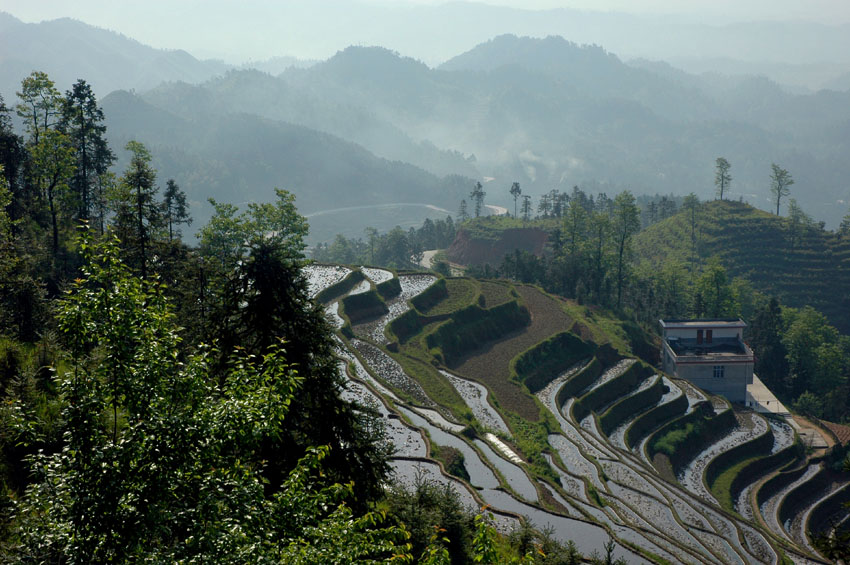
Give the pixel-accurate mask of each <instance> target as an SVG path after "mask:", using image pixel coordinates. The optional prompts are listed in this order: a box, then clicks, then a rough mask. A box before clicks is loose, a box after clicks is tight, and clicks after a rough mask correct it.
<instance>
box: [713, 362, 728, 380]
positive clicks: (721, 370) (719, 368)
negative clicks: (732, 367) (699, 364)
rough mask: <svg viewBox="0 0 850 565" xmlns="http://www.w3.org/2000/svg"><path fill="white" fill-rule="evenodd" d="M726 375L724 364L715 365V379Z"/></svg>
mask: <svg viewBox="0 0 850 565" xmlns="http://www.w3.org/2000/svg"><path fill="white" fill-rule="evenodd" d="M725 376H726V367H724V366H723V365H715V366H714V378H715V379H722V378H723V377H725Z"/></svg>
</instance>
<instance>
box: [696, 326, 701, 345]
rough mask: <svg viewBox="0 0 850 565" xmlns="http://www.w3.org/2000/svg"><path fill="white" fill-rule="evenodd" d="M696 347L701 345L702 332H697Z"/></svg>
mask: <svg viewBox="0 0 850 565" xmlns="http://www.w3.org/2000/svg"><path fill="white" fill-rule="evenodd" d="M697 345H702V330H697Z"/></svg>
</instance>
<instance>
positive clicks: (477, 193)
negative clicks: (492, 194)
mask: <svg viewBox="0 0 850 565" xmlns="http://www.w3.org/2000/svg"><path fill="white" fill-rule="evenodd" d="M485 196H487V193H486V192H484V187H482V186H481V183H480V182H476V183H475V186H474V187H472V192H470V193H469V197H470V198H471V199H472V202H473V204H474V206H475V217H476V218H478V217H479V216H481V212H482V210H483V208H484V197H485Z"/></svg>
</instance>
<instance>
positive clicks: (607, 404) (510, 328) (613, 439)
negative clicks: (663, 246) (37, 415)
mask: <svg viewBox="0 0 850 565" xmlns="http://www.w3.org/2000/svg"><path fill="white" fill-rule="evenodd" d="M305 275H306V277H307V279H308V281H310V286H311V289H312V293H313V295H314V296H315V297H316V299H317V300H318V301H320V302H322V303H323V304H324V305H325V306H324V307H325V311H326V314H327V316H328V318H329V320H331V322H332V323H333V325H334V326H335V327H336V328H337V329H338V330H339V334H338V336H337V337H338V338H339V342H338V348H337V355H338V356H339V357H340V359H341V361H344V363H341V367H343V366H344V367H345V373H346V376H347V377H348V378H349V381H350V384H349V386H348V393H347V394H349V397H350V398H354V399H357V400H358V401H360V402H363V403H366V404H369V405H372V406H374V407H377V409H378V410H380V411H381V413H382V414H385V415H386V416H387V418H388V422H390V424H389V430H390V434H389V436H390V437H389V438H388V439H389V441H391V442H392V443H393V445H395V447H396V452H395V455H394V458H393V461H392V464H393V467H394V468H395V469H396V472H397V474H398V475H399V476H400V477H402V478H403V480H405V481H408V482H411V481H413V480H415V477H416V476H417V474H420V475H421V474H422V473H424V474H425V475H427V476H428V477H429V479H431V480H435V481H437V482H439V483H442V484H445V485H447V486H448V487H449V488H452V489H455V490H456V491H457V492H459V493H460V495H461V498H462V499H463V500H467V501H469V502H468V504H471V505H475V504H484V503H486V504H488V505H490V507H491V509H492V510H493V511H494V512H495V513H496V515H497V517H498V518H497V519H498V520H504V521H505V522H506V526H505V527H506V528H510V524H511V523H512V520H513V519H514V518H512V515H511V514H509V513H515V514H520V515H524V516H527V517H528V518H530V519H531V520H532V521H533V522H534V523H535V524H536V525H538V526H539V525H541V524H548V525H549V526H550V527H551V528H552V532H551V535H553V536H554V537H555V538H556V539H558V540H560V541H562V542H566V541H567V540H573V541H574V542H575V543H576V545H577V547H578V550H579V551H580V552H581V553H583V554H584V555H588V554H589V553H590V552H592V551H593V548H594V547H597V546H598V545H599V543H600V541H603V540H604V539H606V537H607V536H610V537H611V538H612V539H613V540H614V541H615V555H616V556H622V557H624V558H625V559H626V560H627V562H629V563H673V562H687V563H730V562H746V563H755V562H761V563H778V562H780V561H781V560H782V559H783V557H789V558H792V559H793V560H794V562H805V563H821V562H824V561H822V560H821V559H820V558H819V557H818V556H817V554H816V552H815V551H814V550H813V548H812V541H811V538H810V537H809V533H808V532H809V529H810V528H812V529H814V530H815V531H816V532H820V531H823V528H825V527H826V524H828V523H829V520H831V519H833V518H835V517H839V518H841V517H844V516H846V514H847V510H845V509H842V507H841V506H840V503H841V501H843V500H844V495H845V494H846V493H844V491H843V490H842V489H845V485H847V484H848V478H847V477H846V476H845V475H841V474H839V473H835V472H833V471H831V470H829V469H828V468H826V467H825V465H824V463H823V460H822V458H820V456H819V455H818V456H817V457H814V458H811V459H810V458H806V457H805V455H804V453H803V449H802V445H801V444H800V442H799V440H798V439H797V438H796V435H795V433H794V431H793V429H792V428H791V427H790V426H789V425H788V424H786V423H785V422H784V421H782V420H781V419H772V418H766V417H764V416H762V415H760V414H757V413H755V412H752V411H751V410H749V409H746V408H743V407H741V406H731V405H729V404H728V403H727V402H726V401H725V400H723V399H721V398H718V397H712V396H710V395H706V394H704V393H702V392H701V391H699V390H698V389H696V388H694V387H693V386H691V385H689V384H688V383H687V382H686V381H682V380H679V379H673V378H669V377H668V376H666V375H662V374H658V372H657V371H656V370H655V369H654V368H653V367H651V366H650V365H648V364H646V363H644V362H643V361H641V360H638V359H635V358H634V357H632V356H631V352H632V350H633V349H634V348H635V346H636V345H637V344H636V343H634V342H633V341H630V340H629V338H628V336H630V335H631V336H632V337H635V334H634V332H631V331H628V330H627V329H626V327H625V326H626V325H627V324H626V323H624V322H623V321H622V320H618V319H617V318H616V316H614V315H612V314H611V313H610V312H607V311H605V310H602V309H593V310H591V309H589V308H587V307H584V306H580V305H578V304H577V303H575V302H573V301H568V300H563V299H560V298H557V297H554V296H551V295H548V294H546V293H544V292H542V291H541V290H540V289H539V288H537V287H534V286H529V285H514V284H511V283H508V282H506V281H491V280H477V279H472V278H448V279H443V278H438V277H435V276H433V275H431V274H423V273H393V272H391V271H386V270H382V269H374V268H365V267H364V268H357V267H351V268H342V267H339V266H331V265H311V266H309V267H307V268H306V269H305ZM644 339H646V338H644ZM494 366H495V367H496V368H494ZM420 434H422V435H420ZM845 490H846V489H845Z"/></svg>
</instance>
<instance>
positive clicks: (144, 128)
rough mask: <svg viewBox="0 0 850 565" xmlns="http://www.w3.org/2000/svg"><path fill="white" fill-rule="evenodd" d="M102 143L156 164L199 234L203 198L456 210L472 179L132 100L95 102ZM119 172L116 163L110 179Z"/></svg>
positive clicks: (293, 128) (291, 132)
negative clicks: (138, 146)
mask: <svg viewBox="0 0 850 565" xmlns="http://www.w3.org/2000/svg"><path fill="white" fill-rule="evenodd" d="M102 105H103V111H104V114H105V115H106V121H107V127H108V129H107V135H108V138H109V141H110V144H111V146H112V147H114V148H115V149H116V152H117V153H119V156H121V157H125V156H124V155H123V153H124V152H123V151H121V149H122V148H123V147H124V145H125V144H126V142H127V141H129V140H130V139H136V140H138V141H141V142H143V143H145V144H146V145H147V146H148V147H149V148H150V149H151V152H152V154H153V156H154V166H155V167H156V168H157V169H158V178H159V182H160V184H163V183H164V181H165V179H168V178H174V179H175V180H176V181H177V183H178V184H179V185H180V186H181V187H182V188H183V189H184V190H185V191H186V193H187V195H188V197H189V199H190V201H191V205H192V215H193V216H194V217H195V219H196V221H197V222H198V223H199V224H200V225H203V223H205V222H206V220H207V218H208V217H209V214H210V212H211V210H210V207H209V205H208V204H207V202H206V201H207V198H210V197H212V198H216V199H218V200H220V201H225V202H235V203H245V202H263V201H268V200H271V199H272V198H273V195H274V192H273V189H274V188H283V189H286V190H289V191H290V192H293V193H294V194H295V195H296V198H297V201H296V203H297V205H298V208H299V211H301V213H304V214H307V213H310V212H314V211H318V210H322V209H328V208H341V207H348V206H363V205H370V204H386V203H392V202H421V203H424V204H435V205H441V206H446V207H451V208H453V207H454V205H455V202H458V201H459V199H460V198H462V197H463V194H464V193H465V191H466V189H467V187H468V186H470V185H471V184H472V181H471V180H470V179H466V178H463V177H447V178H443V179H441V178H439V177H437V176H435V175H432V174H430V173H428V172H426V171H424V170H422V169H419V168H417V167H414V166H412V165H409V164H407V163H402V162H398V161H395V162H391V161H387V160H385V159H380V158H378V157H376V156H375V155H373V154H372V153H370V152H369V151H367V150H366V149H364V148H363V147H361V146H359V145H356V144H354V143H351V142H349V141H345V140H342V139H340V138H338V137H335V136H332V135H330V134H327V133H321V132H318V131H316V130H312V129H309V128H306V127H303V126H299V125H294V124H290V123H286V122H282V121H275V120H269V119H265V118H261V117H258V116H256V115H250V114H244V113H241V114H240V113H234V112H231V113H221V112H217V111H215V110H203V109H201V110H199V111H198V112H197V113H195V114H193V115H191V116H189V117H186V116H181V115H178V114H175V113H172V112H169V111H167V110H164V109H162V108H159V107H156V106H154V105H152V104H150V103H148V102H146V101H145V100H143V99H142V98H141V97H139V96H138V95H135V94H132V93H129V92H126V91H116V92H113V93H112V94H110V95H109V96H107V97H105V98H104V99H103V101H102ZM124 166H125V163H123V162H122V161H119V163H118V164H117V167H116V168H117V169H119V170H122V169H123V167H124Z"/></svg>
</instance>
